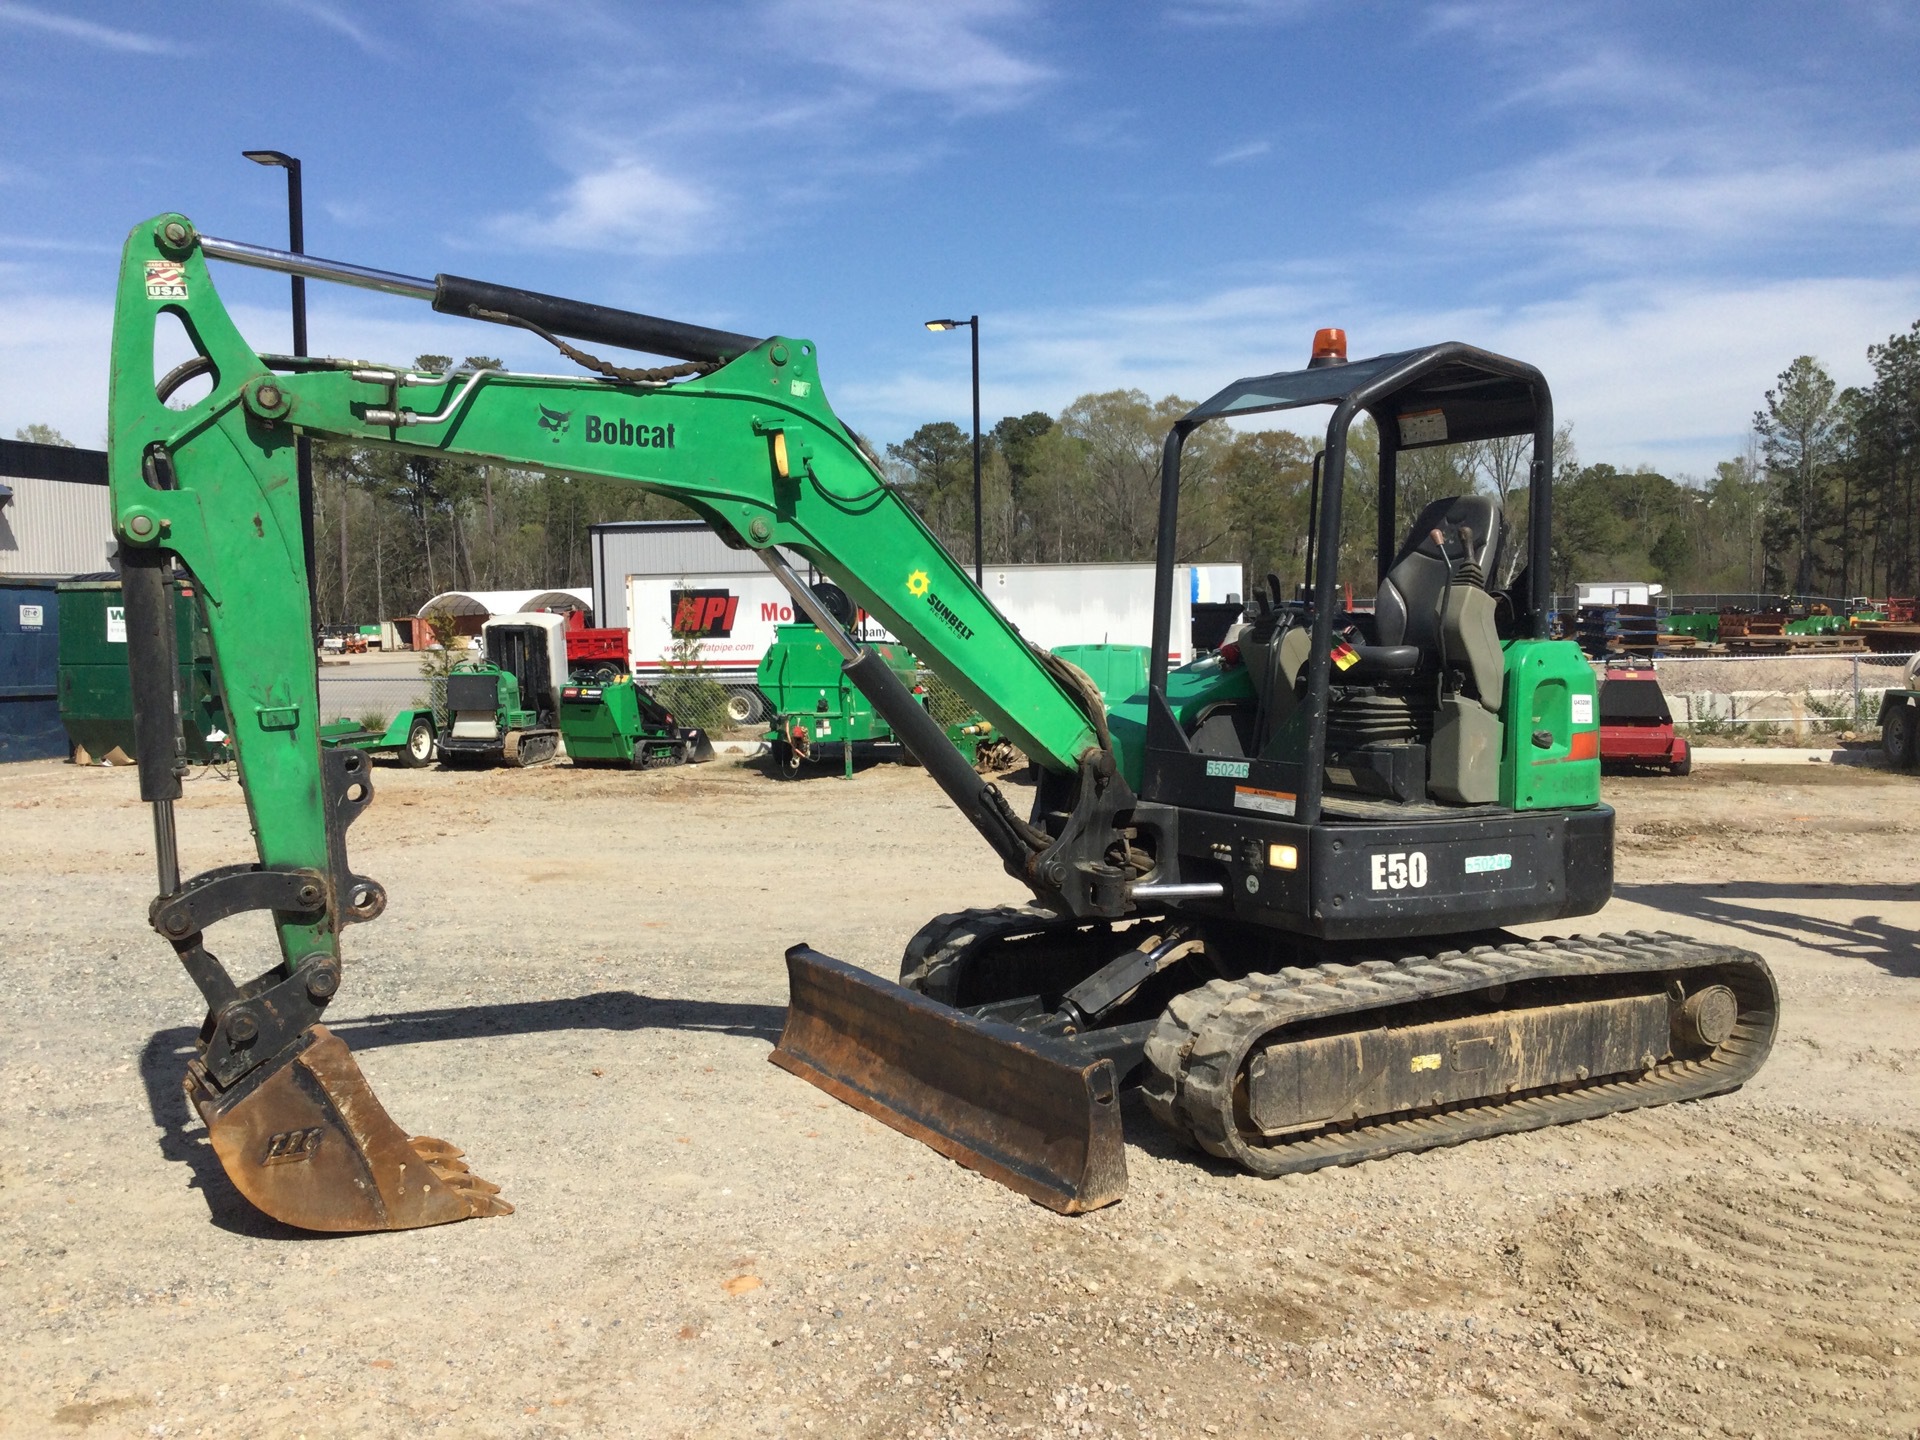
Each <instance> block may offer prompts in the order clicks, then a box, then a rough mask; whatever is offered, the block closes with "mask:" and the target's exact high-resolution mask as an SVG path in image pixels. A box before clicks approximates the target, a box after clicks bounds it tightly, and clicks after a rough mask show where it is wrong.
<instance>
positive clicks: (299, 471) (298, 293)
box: [240, 150, 347, 634]
mask: <svg viewBox="0 0 1920 1440" xmlns="http://www.w3.org/2000/svg"><path fill="white" fill-rule="evenodd" d="M240 154H241V156H242V157H243V158H245V159H248V160H251V161H253V163H254V164H256V165H266V166H269V167H274V168H278V169H281V170H285V171H286V172H287V248H288V249H289V250H291V251H292V252H293V253H294V254H295V255H302V254H305V253H306V248H307V220H306V208H305V205H304V203H303V197H302V195H301V193H300V162H299V160H297V159H296V158H294V157H293V156H291V155H288V154H286V153H285V152H284V151H280V150H242V151H241V152H240ZM292 291H293V353H294V354H295V355H298V356H304V355H305V354H306V353H307V282H306V278H305V277H304V276H301V275H296V276H294V277H293V286H292ZM293 465H294V473H295V475H296V476H297V477H298V484H299V494H300V519H301V528H302V529H303V530H304V531H305V532H306V558H307V603H308V604H309V606H311V608H312V615H313V624H314V628H315V632H316V634H317V633H318V630H319V625H320V577H319V576H318V575H317V574H316V573H315V563H314V554H313V539H314V536H313V442H312V441H310V440H309V439H307V437H306V436H305V435H304V434H303V435H296V436H295V437H294V440H293ZM346 518H347V517H346V515H345V514H344V513H343V514H342V515H341V517H340V522H341V524H340V610H341V618H342V619H343V620H344V619H345V618H346V607H347V530H346Z"/></svg>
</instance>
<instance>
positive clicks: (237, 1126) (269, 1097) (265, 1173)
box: [186, 1025, 513, 1232]
mask: <svg viewBox="0 0 1920 1440" xmlns="http://www.w3.org/2000/svg"><path fill="white" fill-rule="evenodd" d="M186 1090H187V1097H188V1098H189V1099H190V1100H192V1102H193V1107H194V1109H195V1110H197V1111H198V1112H199V1113H200V1118H201V1119H202V1120H203V1121H205V1122H206V1126H207V1133H208V1135H209V1136H210V1137H211V1139H212V1141H213V1149H214V1153H215V1154H216V1155H218V1156H219V1157H220V1163H221V1165H222V1166H224V1167H225V1169H226V1172H227V1177H228V1178H229V1179H230V1180H232V1181H233V1184H234V1188H235V1189H237V1190H239V1192H240V1193H241V1194H242V1195H244V1196H245V1197H246V1198H247V1199H248V1200H249V1201H251V1202H252V1203H253V1204H254V1205H255V1206H257V1207H258V1208H259V1209H260V1210H262V1211H264V1212H265V1213H266V1214H268V1215H270V1216H272V1217H273V1218H274V1219H276V1220H278V1221H280V1222H281V1223H283V1224H286V1225H292V1226H296V1227H297V1228H299V1229H302V1230H325V1231H341V1232H351V1231H365V1230H412V1229H417V1228H418V1227H420V1226H423V1225H445V1224H447V1223H448V1222H450V1221H453V1220H468V1219H473V1218H475V1217H478V1216H484V1215H510V1214H512V1213H513V1207H512V1206H511V1205H509V1204H507V1202H506V1201H504V1200H501V1199H499V1198H498V1196H499V1193H500V1187H499V1186H497V1185H495V1184H493V1183H491V1182H490V1181H486V1180H482V1179H481V1178H480V1177H479V1176H478V1175H475V1174H474V1173H473V1172H472V1171H471V1170H469V1169H468V1168H467V1164H466V1161H465V1159H463V1158H462V1155H461V1152H460V1150H459V1149H458V1148H457V1147H456V1146H454V1145H451V1144H449V1143H448V1142H447V1141H445V1140H436V1139H433V1138H432V1137H430V1136H424V1135H416V1136H413V1137H411V1138H409V1137H408V1135H407V1134H406V1132H405V1131H403V1130H402V1129H401V1128H400V1127H399V1126H398V1125H396V1124H394V1123H393V1119H392V1117H390V1116H389V1115H388V1114H387V1112H386V1108H385V1107H384V1106H382V1105H381V1103H380V1101H379V1098H378V1097H377V1096H375V1095H374V1093H373V1087H372V1086H371V1085H369V1084H368V1083H367V1077H366V1076H365V1075H364V1074H363V1073H362V1072H361V1070H360V1066H359V1065H358V1064H357V1063H356V1062H355V1060H354V1058H353V1055H352V1054H351V1052H349V1051H348V1049H347V1045H346V1042H345V1041H344V1040H342V1039H340V1038H339V1037H338V1036H337V1035H335V1034H333V1032H331V1031H330V1030H328V1029H327V1027H326V1026H324V1025H314V1026H310V1027H309V1028H308V1029H307V1030H306V1031H305V1032H304V1033H303V1034H302V1035H301V1037H300V1039H299V1040H298V1041H296V1042H295V1043H294V1045H293V1046H292V1047H291V1048H290V1049H289V1051H288V1052H287V1054H286V1055H284V1056H282V1057H281V1058H279V1059H278V1060H276V1061H273V1062H270V1063H269V1064H267V1065H265V1066H262V1067H261V1068H260V1069H258V1070H255V1071H253V1072H252V1073H251V1074H249V1075H247V1076H246V1077H244V1078H243V1079H242V1080H240V1081H239V1083H237V1084H236V1085H234V1086H232V1087H231V1088H229V1089H227V1090H220V1089H217V1088H216V1087H215V1086H214V1085H213V1083H212V1082H211V1081H210V1080H209V1079H208V1077H207V1074H206V1072H205V1070H204V1069H202V1067H201V1066H200V1065H199V1064H198V1062H196V1063H194V1064H193V1065H190V1066H189V1067H188V1069H187V1081H186Z"/></svg>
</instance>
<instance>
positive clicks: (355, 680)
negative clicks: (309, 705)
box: [320, 669, 447, 730]
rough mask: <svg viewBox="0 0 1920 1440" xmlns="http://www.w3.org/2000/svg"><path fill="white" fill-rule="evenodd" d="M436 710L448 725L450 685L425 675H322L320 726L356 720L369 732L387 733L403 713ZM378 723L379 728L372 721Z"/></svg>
mask: <svg viewBox="0 0 1920 1440" xmlns="http://www.w3.org/2000/svg"><path fill="white" fill-rule="evenodd" d="M429 707H430V708H431V709H432V710H433V715H434V722H435V723H436V724H438V725H441V726H443V727H444V726H445V724H446V718H447V682H446V681H445V680H441V679H429V678H428V677H427V676H425V675H329V674H328V673H327V672H326V671H325V670H324V669H322V670H321V672H320V723H321V724H323V725H324V724H327V723H328V722H330V721H334V720H357V721H359V722H360V723H361V724H362V725H365V726H366V727H367V728H368V729H369V730H384V729H386V727H387V722H388V721H389V720H391V719H393V717H394V716H395V715H398V714H399V713H400V712H401V711H402V710H419V709H425V708H429ZM375 720H378V721H379V724H378V725H375V724H374V723H373V722H374V721H375Z"/></svg>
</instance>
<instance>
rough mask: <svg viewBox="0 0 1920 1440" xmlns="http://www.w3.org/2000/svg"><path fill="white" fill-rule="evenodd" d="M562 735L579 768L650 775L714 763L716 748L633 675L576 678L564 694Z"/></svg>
mask: <svg viewBox="0 0 1920 1440" xmlns="http://www.w3.org/2000/svg"><path fill="white" fill-rule="evenodd" d="M560 734H561V737H562V738H563V739H564V740H565V741H566V745H567V758H568V759H569V760H571V761H572V762H573V763H574V764H575V765H583V766H617V767H622V768H625V769H630V770H648V769H652V768H654V767H655V766H660V765H689V764H692V765H698V764H702V763H704V762H705V761H708V760H711V759H713V742H712V741H710V740H709V739H708V738H707V732H706V731H704V730H701V729H699V728H698V727H696V726H690V725H680V724H677V723H676V722H675V721H674V718H673V712H672V711H670V710H668V709H667V707H666V706H664V705H662V704H661V703H660V702H659V701H658V700H656V699H654V697H653V696H651V695H649V694H648V693H647V692H646V691H645V690H643V689H641V688H640V686H638V685H636V684H634V682H633V677H632V676H631V675H613V676H610V677H608V676H603V675H601V674H599V673H597V672H596V673H594V674H592V675H580V674H575V675H573V676H572V677H570V678H569V679H568V681H567V683H566V684H565V685H564V686H562V687H561V690H560Z"/></svg>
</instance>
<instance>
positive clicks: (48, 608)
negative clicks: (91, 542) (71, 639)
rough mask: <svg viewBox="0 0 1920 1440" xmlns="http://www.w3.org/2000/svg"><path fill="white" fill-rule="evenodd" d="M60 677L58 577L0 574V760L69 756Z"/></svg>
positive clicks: (51, 758)
mask: <svg viewBox="0 0 1920 1440" xmlns="http://www.w3.org/2000/svg"><path fill="white" fill-rule="evenodd" d="M59 679H60V593H59V591H58V590H56V589H55V588H54V582H53V581H51V580H13V579H8V580H0V761H10V760H54V759H65V758H66V756H67V754H68V745H67V732H66V730H65V728H64V727H63V726H62V725H61V724H60V691H59Z"/></svg>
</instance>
